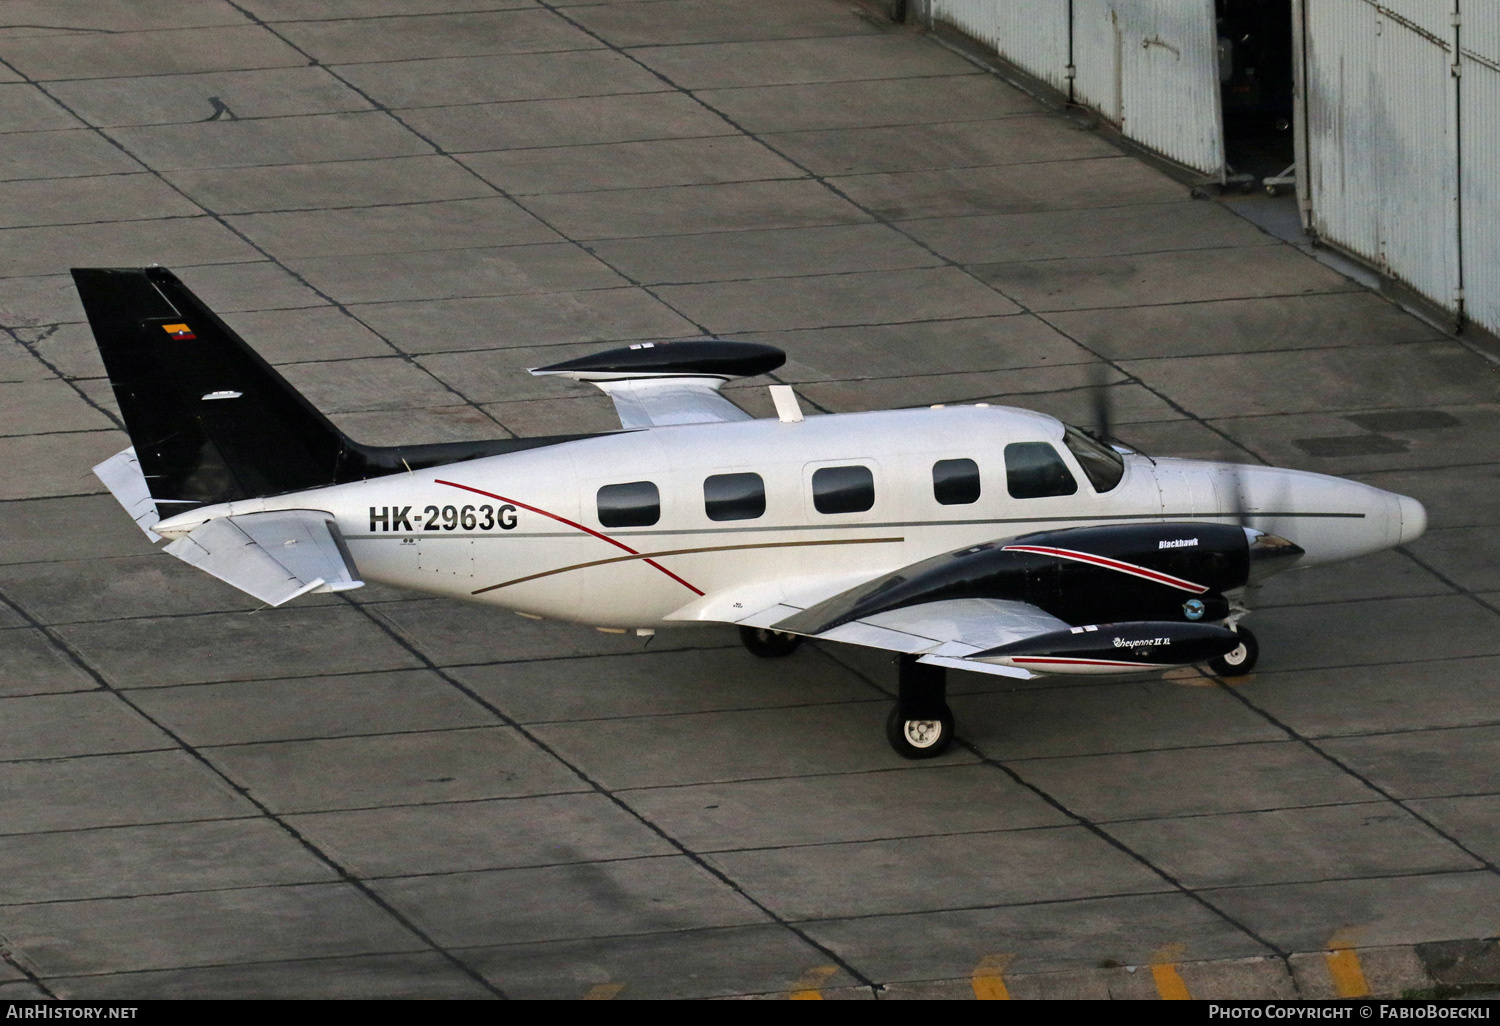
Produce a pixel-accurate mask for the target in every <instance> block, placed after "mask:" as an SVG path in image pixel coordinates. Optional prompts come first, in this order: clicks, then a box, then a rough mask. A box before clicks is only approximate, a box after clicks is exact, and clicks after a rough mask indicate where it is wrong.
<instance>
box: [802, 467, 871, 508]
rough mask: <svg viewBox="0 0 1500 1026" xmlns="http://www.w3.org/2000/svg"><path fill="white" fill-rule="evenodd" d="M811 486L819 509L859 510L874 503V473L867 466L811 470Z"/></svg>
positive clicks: (815, 504)
mask: <svg viewBox="0 0 1500 1026" xmlns="http://www.w3.org/2000/svg"><path fill="white" fill-rule="evenodd" d="M812 488H813V506H814V507H815V508H816V509H817V511H818V512H819V513H863V512H864V511H865V510H867V509H869V508H870V507H871V506H873V505H875V475H874V474H872V473H870V468H869V467H861V466H850V467H820V468H819V469H817V470H814V471H813V476H812Z"/></svg>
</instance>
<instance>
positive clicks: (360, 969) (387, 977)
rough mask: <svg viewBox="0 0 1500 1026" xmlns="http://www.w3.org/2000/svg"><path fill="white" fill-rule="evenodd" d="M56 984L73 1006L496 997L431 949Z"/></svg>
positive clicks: (105, 976) (154, 972) (79, 979)
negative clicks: (130, 1002)
mask: <svg viewBox="0 0 1500 1026" xmlns="http://www.w3.org/2000/svg"><path fill="white" fill-rule="evenodd" d="M48 986H49V987H51V988H52V989H53V990H54V991H55V992H56V993H57V995H58V996H59V997H62V998H66V999H68V1000H72V1001H81V1000H105V1001H128V1000H168V1001H176V1000H182V999H185V998H187V999H190V998H206V999H219V1000H224V999H229V1000H246V999H267V998H271V999H275V998H281V999H291V1000H303V1001H305V1000H307V999H309V998H333V999H337V998H358V999H364V1000H370V999H381V998H384V999H405V1000H413V999H427V1000H432V999H435V998H438V999H445V998H446V999H463V1000H474V999H475V998H492V997H494V995H493V994H491V993H490V992H489V991H488V990H487V989H486V988H485V987H484V986H483V985H482V984H480V983H478V982H476V981H475V980H474V979H473V978H471V977H470V976H469V975H468V974H467V973H465V972H464V971H463V970H462V969H460V968H459V967H457V966H455V965H454V964H453V963H452V962H451V961H450V960H449V959H447V958H445V957H443V956H442V955H440V954H438V953H436V952H428V951H413V952H408V953H405V954H400V955H355V956H352V957H343V958H318V959H308V960H305V961H301V962H253V963H247V964H243V965H228V966H207V967H204V968H201V969H158V970H148V971H145V972H139V971H138V972H132V973H112V974H103V975H98V976H74V977H62V978H56V979H51V980H48Z"/></svg>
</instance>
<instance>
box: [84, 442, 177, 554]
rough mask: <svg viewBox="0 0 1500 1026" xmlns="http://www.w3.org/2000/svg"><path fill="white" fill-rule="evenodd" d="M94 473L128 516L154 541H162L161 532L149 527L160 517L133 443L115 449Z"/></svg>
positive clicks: (153, 525) (154, 524)
mask: <svg viewBox="0 0 1500 1026" xmlns="http://www.w3.org/2000/svg"><path fill="white" fill-rule="evenodd" d="M94 476H95V477H97V478H98V479H99V480H100V481H102V482H103V483H104V487H106V488H108V489H109V493H110V494H111V495H113V496H114V497H115V501H116V502H118V503H119V504H120V505H121V506H124V507H125V512H127V513H129V514H130V519H132V520H134V521H135V524H136V526H137V527H139V528H140V529H141V530H142V531H145V532H146V537H147V538H150V539H151V540H152V541H153V542H159V541H161V535H159V534H157V533H156V532H155V531H153V530H151V529H152V528H153V527H155V526H156V524H157V521H159V520H161V515H160V514H158V513H157V512H156V501H155V500H154V499H152V498H151V489H150V487H149V486H148V485H147V484H146V475H145V474H143V473H142V472H141V462H140V460H138V459H136V457H135V446H133V445H132V446H131V447H130V448H129V449H126V450H124V451H123V452H117V453H115V454H114V455H113V456H111V457H110V458H109V459H107V460H105V461H104V462H103V463H100V464H99V465H97V466H96V467H94Z"/></svg>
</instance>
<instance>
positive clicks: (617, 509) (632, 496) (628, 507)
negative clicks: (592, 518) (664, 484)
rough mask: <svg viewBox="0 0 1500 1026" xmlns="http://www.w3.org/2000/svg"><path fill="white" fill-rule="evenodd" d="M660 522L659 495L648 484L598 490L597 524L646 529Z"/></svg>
mask: <svg viewBox="0 0 1500 1026" xmlns="http://www.w3.org/2000/svg"><path fill="white" fill-rule="evenodd" d="M660 519H661V493H660V492H658V491H657V490H656V485H654V484H652V483H651V482H650V481H631V482H630V483H629V484H612V485H605V486H604V487H603V488H601V489H599V523H601V524H603V525H604V526H605V527H650V526H651V525H652V524H654V523H656V522H657V521H658V520H660Z"/></svg>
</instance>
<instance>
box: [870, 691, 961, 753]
mask: <svg viewBox="0 0 1500 1026" xmlns="http://www.w3.org/2000/svg"><path fill="white" fill-rule="evenodd" d="M885 737H886V740H887V741H889V742H890V743H891V747H892V748H894V749H895V750H896V754H897V755H900V756H901V757H902V758H906V759H935V758H937V757H938V756H939V755H942V754H943V753H944V752H946V751H947V750H948V746H949V745H951V744H952V743H953V713H952V711H951V710H949V708H948V706H947V705H946V704H944V706H943V708H942V711H941V712H939V713H938V718H937V719H935V720H908V719H905V718H903V717H902V715H901V707H900V706H899V705H897V706H892V707H891V714H890V716H888V717H886V721H885Z"/></svg>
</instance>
